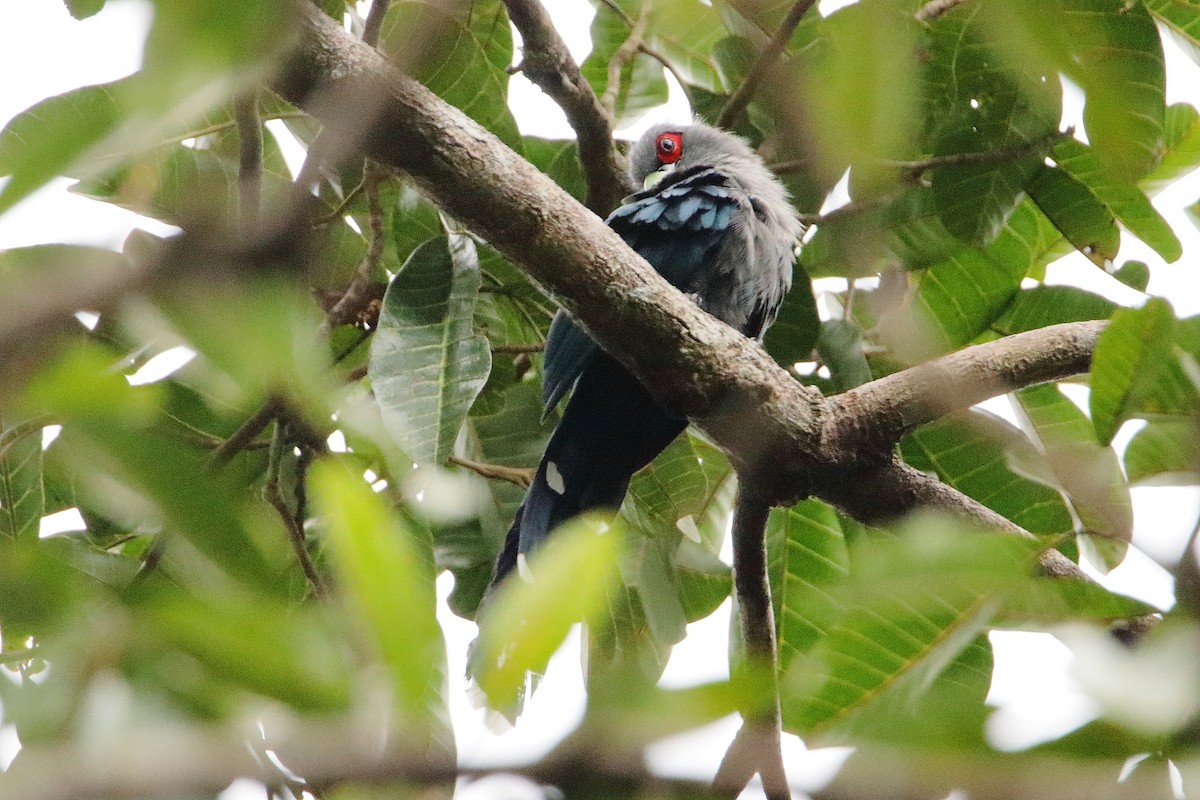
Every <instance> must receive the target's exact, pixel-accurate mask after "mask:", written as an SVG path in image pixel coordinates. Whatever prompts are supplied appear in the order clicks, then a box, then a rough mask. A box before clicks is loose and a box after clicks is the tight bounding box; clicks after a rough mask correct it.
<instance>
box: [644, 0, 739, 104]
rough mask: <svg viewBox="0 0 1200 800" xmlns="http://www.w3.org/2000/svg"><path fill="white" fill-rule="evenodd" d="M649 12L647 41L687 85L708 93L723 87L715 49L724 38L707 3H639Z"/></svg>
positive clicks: (721, 29) (651, 0)
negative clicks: (718, 71)
mask: <svg viewBox="0 0 1200 800" xmlns="http://www.w3.org/2000/svg"><path fill="white" fill-rule="evenodd" d="M642 2H643V3H644V4H645V5H646V7H647V8H648V9H649V10H650V11H649V13H650V20H649V24H648V25H647V26H646V40H647V43H648V44H649V45H650V47H651V48H652V49H653V50H655V51H656V52H657V53H659V54H661V55H662V56H663V58H665V59H666V60H667V61H668V62H670V64H671V67H672V68H673V69H674V71H675V73H676V74H677V75H678V76H679V77H680V78H681V79H682V80H683V82H684V83H686V84H687V85H689V86H698V87H700V88H701V89H706V90H708V91H711V92H719V91H721V90H722V89H723V88H725V87H723V86H722V83H721V81H720V79H719V77H718V75H717V66H716V58H715V56H714V48H715V46H716V44H717V42H718V41H720V40H721V39H722V38H724V37H725V36H726V34H727V33H728V31H726V29H725V26H724V25H723V24H722V23H721V18H720V15H719V14H718V13H717V11H716V10H715V9H714V8H713V6H712V5H709V4H708V3H660V2H653V0H642Z"/></svg>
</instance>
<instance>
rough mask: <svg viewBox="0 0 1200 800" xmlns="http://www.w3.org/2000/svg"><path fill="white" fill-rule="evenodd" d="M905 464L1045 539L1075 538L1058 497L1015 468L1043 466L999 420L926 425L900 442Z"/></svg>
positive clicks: (974, 416)
mask: <svg viewBox="0 0 1200 800" xmlns="http://www.w3.org/2000/svg"><path fill="white" fill-rule="evenodd" d="M900 452H901V453H902V454H903V456H904V460H905V461H907V462H908V463H909V464H911V465H912V466H914V467H916V468H917V469H920V470H925V471H932V472H936V473H937V475H938V477H939V478H941V479H942V480H943V481H945V482H946V483H948V484H949V485H950V486H953V487H954V488H955V489H958V490H959V491H960V492H962V493H964V494H966V495H968V496H969V497H973V498H975V499H976V500H978V501H979V502H980V503H983V504H984V505H985V506H987V507H988V508H990V509H992V510H993V511H995V512H996V513H998V514H1001V515H1003V516H1004V517H1007V518H1008V519H1010V520H1012V521H1013V522H1015V523H1017V524H1018V525H1020V526H1021V527H1022V528H1024V529H1025V530H1027V531H1029V532H1031V533H1036V534H1039V535H1043V536H1061V535H1063V534H1070V533H1072V532H1074V523H1073V522H1072V520H1071V512H1070V510H1069V509H1068V508H1067V506H1066V503H1064V502H1063V499H1062V496H1061V495H1059V493H1058V492H1057V491H1055V490H1054V489H1052V488H1050V487H1049V486H1045V485H1043V484H1041V483H1038V482H1037V481H1034V480H1031V479H1029V478H1027V477H1024V476H1023V475H1021V474H1020V473H1018V472H1017V471H1015V470H1014V469H1013V468H1012V466H1010V465H1011V464H1012V463H1013V462H1014V460H1015V461H1016V462H1017V463H1029V462H1030V461H1032V460H1040V459H1039V457H1038V455H1037V454H1036V452H1034V451H1033V446H1032V445H1031V443H1030V442H1029V440H1028V439H1027V438H1025V436H1024V435H1023V434H1022V433H1021V432H1020V431H1019V430H1017V429H1016V428H1014V427H1012V426H1011V425H1009V424H1008V423H1007V422H1005V421H1004V420H1002V419H1000V418H999V417H995V416H992V415H991V414H987V413H985V412H982V411H971V412H968V413H966V414H959V415H955V416H953V417H946V418H943V419H940V420H938V421H936V422H932V423H930V424H928V425H922V426H921V427H920V428H917V429H916V430H915V431H913V432H912V433H911V434H909V435H908V436H906V437H905V438H904V439H903V440H902V441H901V442H900Z"/></svg>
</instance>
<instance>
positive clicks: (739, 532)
mask: <svg viewBox="0 0 1200 800" xmlns="http://www.w3.org/2000/svg"><path fill="white" fill-rule="evenodd" d="M760 485H762V481H760V480H756V479H755V477H754V476H753V475H742V476H740V478H739V481H738V494H737V500H736V501H735V504H734V511H733V585H734V591H735V592H736V595H737V603H738V617H739V619H740V622H741V631H742V642H743V643H744V644H745V648H746V662H747V665H748V666H749V668H750V669H751V671H752V672H751V674H752V675H754V676H755V677H757V676H760V675H761V676H763V678H764V679H765V685H766V689H767V692H768V693H769V697H768V702H767V703H766V704H763V705H762V706H759V707H757V708H754V709H747V710H744V711H743V714H742V716H743V719H744V721H743V723H742V728H741V730H740V731H738V734H737V736H736V737H735V738H734V740H733V743H732V744H731V745H730V746H729V750H728V751H727V752H726V753H725V757H724V758H723V759H722V760H721V766H720V768H719V769H718V770H717V776H716V778H715V779H714V780H713V785H714V786H715V787H716V788H717V789H719V790H721V791H725V792H729V793H731V794H732V795H735V796H736V795H737V794H738V793H740V792H741V790H742V789H743V788H745V786H746V784H747V782H749V780H750V778H752V777H753V776H754V774H755V773H756V772H757V773H758V774H759V775H760V776H761V777H762V781H763V788H764V790H765V792H766V795H767V798H768V800H787V798H789V797H791V792H790V791H789V790H788V783H787V774H786V772H785V771H784V768H783V754H782V751H781V750H780V735H781V733H782V725H781V722H782V720H781V716H780V710H779V681H778V675H779V655H778V648H777V646H776V642H775V614H774V610H773V608H772V606H771V583H770V580H769V579H768V576H767V548H766V528H767V519H768V516H769V513H770V510H771V505H770V501H769V500H768V499H766V498H764V497H762V496H760V495H759V493H758V491H757V488H756V487H758V486H760Z"/></svg>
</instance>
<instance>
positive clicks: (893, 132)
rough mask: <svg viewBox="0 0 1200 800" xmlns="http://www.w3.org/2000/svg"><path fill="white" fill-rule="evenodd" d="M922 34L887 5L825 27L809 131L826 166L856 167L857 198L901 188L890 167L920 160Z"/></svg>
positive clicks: (848, 12) (837, 16)
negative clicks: (916, 141)
mask: <svg viewBox="0 0 1200 800" xmlns="http://www.w3.org/2000/svg"><path fill="white" fill-rule="evenodd" d="M919 31H920V27H919V26H918V24H917V21H916V19H915V17H914V16H913V15H912V14H911V13H909V12H906V11H904V10H902V9H901V8H899V7H898V6H897V5H896V4H895V3H892V2H881V1H880V0H864V1H863V2H859V3H856V4H854V5H851V6H847V7H845V8H841V9H838V10H837V11H835V12H834V13H832V14H830V15H829V16H828V17H826V18H825V19H824V20H823V22H822V24H821V26H820V35H821V37H822V46H821V47H820V48H819V49H818V50H817V52H816V56H815V63H814V65H813V66H812V70H813V72H812V76H811V80H810V81H809V82H808V83H807V87H808V91H807V92H806V104H807V105H810V106H811V112H810V114H809V116H808V118H807V119H808V125H809V126H810V131H811V134H812V135H813V136H814V137H815V142H814V144H815V145H816V146H817V147H818V148H819V150H820V154H819V156H818V158H819V160H820V161H821V162H823V163H826V164H848V165H850V168H851V181H852V184H853V185H852V189H851V192H852V194H853V195H854V196H855V197H856V198H858V197H860V196H863V197H865V196H871V195H875V194H878V193H879V192H880V191H881V190H882V189H884V188H886V187H888V186H891V185H893V184H895V183H896V170H895V169H894V168H893V167H890V166H889V165H888V164H887V163H886V162H887V161H889V160H896V159H903V158H905V157H908V156H911V155H912V151H913V141H912V131H913V130H914V129H916V128H917V124H916V114H917V110H918V108H919V91H920V82H919V78H918V69H919V63H918V60H917V58H916V57H915V49H916V44H917V38H918V33H919ZM848 98H854V100H853V102H848Z"/></svg>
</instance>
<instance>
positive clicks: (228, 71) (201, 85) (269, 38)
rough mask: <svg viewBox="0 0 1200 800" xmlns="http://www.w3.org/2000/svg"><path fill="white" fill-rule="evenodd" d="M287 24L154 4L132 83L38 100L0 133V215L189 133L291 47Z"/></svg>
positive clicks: (272, 9) (256, 5)
mask: <svg viewBox="0 0 1200 800" xmlns="http://www.w3.org/2000/svg"><path fill="white" fill-rule="evenodd" d="M292 20H293V18H292V16H290V15H288V14H287V13H286V11H285V9H284V8H283V7H282V6H280V5H279V4H278V3H274V2H270V1H269V0H250V2H234V1H233V0H214V2H210V3H202V4H180V3H176V2H160V3H157V4H156V12H155V15H154V25H153V27H152V28H151V31H150V35H149V37H148V38H147V41H146V47H145V58H144V66H143V69H142V70H141V72H138V73H136V74H134V75H132V76H130V77H128V78H122V79H121V80H118V81H113V82H111V83H107V84H101V85H98V86H88V87H84V88H82V89H76V90H74V91H71V92H67V93H65V94H63V95H59V96H57V97H52V98H50V99H48V100H44V101H42V102H41V103H38V104H37V105H35V106H33V107H32V108H30V109H28V110H27V111H25V112H23V113H22V114H19V115H17V117H15V118H14V119H13V120H12V121H10V122H9V124H8V125H7V126H6V127H5V129H4V130H3V131H0V175H9V176H11V177H10V179H9V181H8V183H7V184H5V186H4V188H3V189H0V212H3V211H4V210H6V209H8V208H10V207H11V206H12V205H14V204H15V203H17V202H18V201H19V200H21V199H22V198H24V197H26V196H28V195H29V193H30V192H32V191H34V190H35V189H37V188H38V187H40V186H42V185H43V184H44V183H45V182H46V181H48V180H49V179H50V178H52V177H54V176H55V175H63V174H92V172H94V171H95V170H96V168H97V167H99V166H103V165H107V166H111V161H112V160H113V159H114V158H116V157H118V156H126V155H131V154H135V153H137V152H140V151H141V150H143V149H145V148H147V147H151V146H153V145H155V144H158V143H160V142H161V141H162V140H163V139H164V138H169V137H172V136H175V135H176V134H178V133H179V132H180V131H181V130H187V129H188V128H189V126H190V125H191V123H193V122H194V121H195V120H197V119H200V118H202V117H203V116H204V115H205V114H206V113H207V112H208V111H210V110H211V109H212V108H213V107H214V106H217V105H220V104H221V103H223V102H225V101H226V100H228V99H229V98H230V97H231V96H232V95H234V94H235V93H236V92H237V91H239V90H240V89H241V88H242V87H243V86H246V85H256V84H257V82H258V81H260V80H261V78H262V75H261V65H264V64H265V63H266V61H267V60H269V58H270V57H271V56H272V55H273V53H274V52H275V51H276V50H277V49H278V48H280V47H283V46H284V45H285V44H286V43H287V42H288V41H289V40H290V38H291V37H290V36H289V32H290V30H291V28H292Z"/></svg>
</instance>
